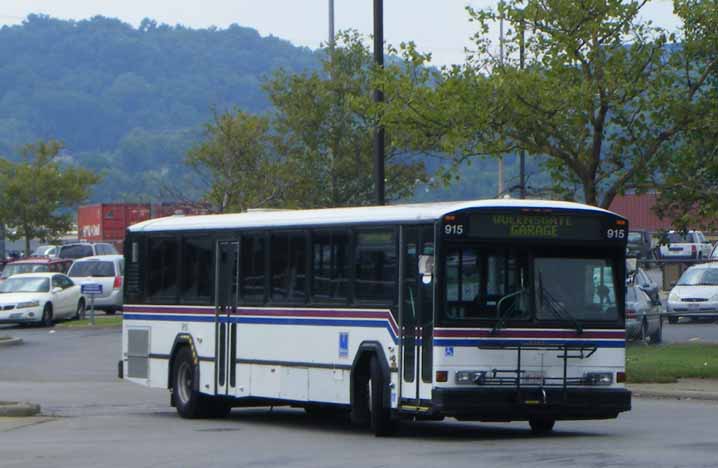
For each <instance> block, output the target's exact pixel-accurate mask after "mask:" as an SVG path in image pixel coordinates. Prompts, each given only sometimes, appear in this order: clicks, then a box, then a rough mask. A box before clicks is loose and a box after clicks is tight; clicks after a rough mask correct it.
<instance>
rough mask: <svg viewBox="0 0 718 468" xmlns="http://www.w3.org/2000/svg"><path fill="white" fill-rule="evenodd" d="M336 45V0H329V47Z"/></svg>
mask: <svg viewBox="0 0 718 468" xmlns="http://www.w3.org/2000/svg"><path fill="white" fill-rule="evenodd" d="M333 47H334V0H329V48H330V49H331V48H333Z"/></svg>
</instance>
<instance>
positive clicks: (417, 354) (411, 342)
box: [399, 226, 435, 411]
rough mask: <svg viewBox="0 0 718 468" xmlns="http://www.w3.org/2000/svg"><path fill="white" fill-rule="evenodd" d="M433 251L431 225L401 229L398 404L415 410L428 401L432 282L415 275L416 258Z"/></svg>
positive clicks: (425, 405)
mask: <svg viewBox="0 0 718 468" xmlns="http://www.w3.org/2000/svg"><path fill="white" fill-rule="evenodd" d="M433 254H434V230H433V227H432V226H411V227H402V228H401V259H402V262H401V263H402V268H401V287H402V291H401V301H400V307H401V309H400V311H399V320H400V322H401V323H400V332H401V369H400V373H401V386H400V387H401V388H400V395H401V402H400V406H402V407H403V408H405V409H413V410H417V411H422V410H424V409H428V401H430V400H431V387H432V352H433V329H434V327H433V325H434V314H433V303H434V284H435V279H433V278H422V276H421V275H420V274H419V259H420V257H421V256H432V255H433Z"/></svg>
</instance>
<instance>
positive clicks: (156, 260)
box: [148, 238, 178, 298]
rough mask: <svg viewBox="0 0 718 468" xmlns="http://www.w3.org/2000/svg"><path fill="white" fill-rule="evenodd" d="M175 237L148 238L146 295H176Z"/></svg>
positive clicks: (156, 296) (155, 296)
mask: <svg viewBox="0 0 718 468" xmlns="http://www.w3.org/2000/svg"><path fill="white" fill-rule="evenodd" d="M177 256H178V251H177V239H175V238H155V239H150V262H149V291H148V296H150V297H154V298H158V297H175V296H176V295H177V271H178V268H177Z"/></svg>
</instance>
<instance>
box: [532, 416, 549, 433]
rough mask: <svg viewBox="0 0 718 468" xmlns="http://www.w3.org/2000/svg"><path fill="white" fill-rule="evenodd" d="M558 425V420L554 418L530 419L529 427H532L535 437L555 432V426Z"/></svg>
mask: <svg viewBox="0 0 718 468" xmlns="http://www.w3.org/2000/svg"><path fill="white" fill-rule="evenodd" d="M554 424H556V420H555V419H553V418H531V419H529V426H531V432H533V433H534V435H546V434H550V433H551V431H553V426H554Z"/></svg>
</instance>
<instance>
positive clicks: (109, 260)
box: [67, 255, 125, 315]
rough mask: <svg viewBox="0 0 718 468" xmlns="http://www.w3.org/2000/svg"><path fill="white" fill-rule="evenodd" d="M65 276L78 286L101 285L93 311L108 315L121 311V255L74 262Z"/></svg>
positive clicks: (122, 275)
mask: <svg viewBox="0 0 718 468" xmlns="http://www.w3.org/2000/svg"><path fill="white" fill-rule="evenodd" d="M67 275H68V276H69V277H70V278H72V280H73V281H75V283H77V284H79V285H83V284H88V283H94V284H100V285H102V293H101V294H99V295H97V296H95V297H94V305H95V309H100V310H104V311H105V312H106V313H107V314H110V315H111V314H114V313H115V312H117V311H120V310H122V301H123V299H122V292H123V289H124V283H125V278H124V277H125V259H124V257H123V256H122V255H97V256H95V257H86V258H81V259H78V260H75V263H73V264H72V266H71V267H70V271H68V272H67ZM88 299H89V298H88ZM88 304H89V302H88Z"/></svg>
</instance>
